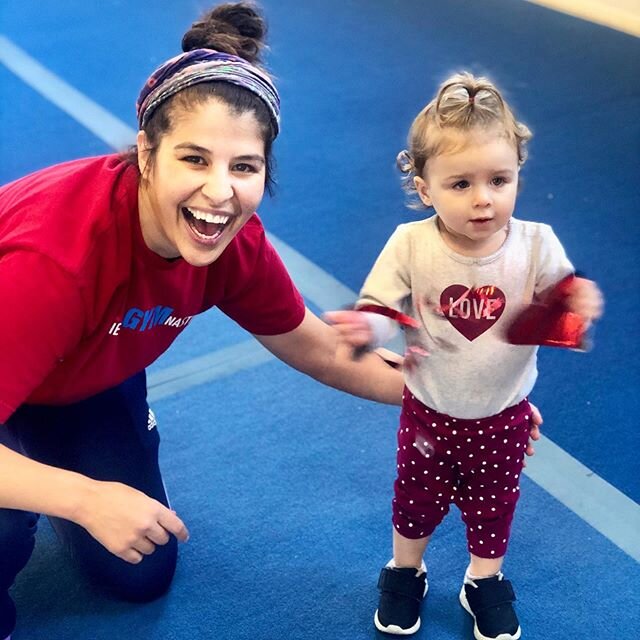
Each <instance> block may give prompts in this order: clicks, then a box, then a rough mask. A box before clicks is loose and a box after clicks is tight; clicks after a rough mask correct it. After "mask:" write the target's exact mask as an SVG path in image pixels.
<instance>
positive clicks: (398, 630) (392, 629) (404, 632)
mask: <svg viewBox="0 0 640 640" xmlns="http://www.w3.org/2000/svg"><path fill="white" fill-rule="evenodd" d="M373 624H375V625H376V629H377V630H378V631H382V632H383V633H392V634H393V635H395V636H410V635H411V634H412V633H415V632H416V631H417V630H418V629H419V628H420V618H418V620H417V622H416V623H415V624H414V625H413V627H409V628H408V629H403V628H402V627H399V626H398V625H397V624H390V625H389V626H388V627H385V626H384V625H383V624H382V623H381V622H380V620H379V619H378V610H377V609H376V613H375V615H374V616H373Z"/></svg>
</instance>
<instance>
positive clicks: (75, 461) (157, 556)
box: [0, 372, 177, 638]
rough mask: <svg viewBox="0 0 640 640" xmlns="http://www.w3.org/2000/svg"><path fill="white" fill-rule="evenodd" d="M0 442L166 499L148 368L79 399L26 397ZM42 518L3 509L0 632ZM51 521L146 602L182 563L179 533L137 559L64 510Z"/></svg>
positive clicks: (10, 615) (120, 591)
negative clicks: (41, 401)
mask: <svg viewBox="0 0 640 640" xmlns="http://www.w3.org/2000/svg"><path fill="white" fill-rule="evenodd" d="M0 443H1V444H3V445H5V446H8V447H10V448H12V449H14V450H16V451H19V452H21V453H23V454H24V455H26V456H28V457H29V458H31V459H33V460H37V461H39V462H43V463H45V464H49V465H52V466H55V467H60V468H63V469H69V470H72V471H76V472H78V473H81V474H83V475H86V476H89V477H91V478H94V479H96V480H108V481H114V482H122V483H124V484H127V485H129V486H131V487H134V488H136V489H139V490H140V491H142V492H143V493H145V494H147V495H148V496H151V497H153V498H155V499H156V500H158V501H159V502H162V503H163V504H165V505H167V506H168V500H167V496H166V493H165V490H164V485H163V483H162V477H161V475H160V470H159V468H158V445H159V436H158V430H157V428H156V425H155V418H154V417H153V414H151V413H150V411H149V407H148V405H147V400H146V377H145V374H144V372H142V373H140V374H138V375H136V376H134V377H133V378H130V379H129V380H127V381H126V382H124V383H122V384H121V385H119V386H118V387H115V388H113V389H110V390H108V391H105V392H103V393H100V394H98V395H96V396H94V397H92V398H89V399H87V400H83V401H81V402H78V403H76V404H72V405H66V406H63V407H51V406H46V407H45V406H36V405H24V406H23V407H21V408H20V409H19V410H18V411H17V412H16V413H15V414H14V415H13V416H11V418H10V419H9V420H8V422H7V424H5V425H0ZM42 490H43V491H46V490H47V489H46V487H42ZM38 518H39V515H38V514H35V513H29V512H26V511H16V510H12V509H0V638H5V637H6V636H7V635H9V634H10V633H11V632H12V631H13V628H14V627H15V623H16V611H15V607H14V604H13V602H12V600H11V598H10V597H9V594H8V590H9V588H10V587H11V585H12V584H13V582H14V580H15V577H16V575H17V574H18V573H19V572H20V571H21V570H22V569H23V568H24V566H25V565H26V564H27V561H28V560H29V557H30V556H31V553H32V551H33V548H34V544H35V533H36V529H37V523H38ZM50 521H51V524H52V525H53V528H54V529H55V531H56V533H57V535H58V537H59V538H60V540H61V541H62V543H63V544H64V545H65V547H66V548H67V549H68V550H69V551H70V552H71V556H72V557H73V560H74V561H75V562H77V564H78V565H79V566H80V568H81V569H82V570H83V572H84V573H86V574H87V575H88V576H89V578H90V579H91V580H92V581H93V582H95V583H96V584H98V585H100V586H102V587H104V588H105V589H106V590H107V591H108V592H110V593H111V594H112V595H115V596H116V597H118V598H122V599H125V600H131V601H138V602H144V601H149V600H153V599H154V598H157V597H159V596H160V595H162V594H163V593H164V592H165V591H166V590H167V589H168V587H169V584H170V583H171V580H172V578H173V574H174V571H175V566H176V557H177V542H176V539H175V537H173V536H171V540H170V541H169V542H168V543H167V544H166V545H162V546H158V547H157V548H156V551H155V552H154V553H153V554H151V555H150V556H145V557H144V559H143V560H142V562H141V563H139V564H137V565H133V564H129V563H127V562H125V561H124V560H121V559H120V558H118V557H116V556H114V555H113V554H111V553H110V552H109V551H107V550H106V549H105V548H104V547H103V546H102V545H101V544H100V543H99V542H97V541H96V540H95V539H94V538H92V537H91V535H89V533H87V531H85V530H84V529H83V528H82V527H80V526H78V525H76V524H74V523H72V522H69V521H67V520H62V519H59V518H50Z"/></svg>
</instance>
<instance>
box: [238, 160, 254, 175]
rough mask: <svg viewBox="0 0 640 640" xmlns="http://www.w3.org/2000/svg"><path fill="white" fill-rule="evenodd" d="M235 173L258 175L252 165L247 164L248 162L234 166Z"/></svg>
mask: <svg viewBox="0 0 640 640" xmlns="http://www.w3.org/2000/svg"><path fill="white" fill-rule="evenodd" d="M233 168H234V171H239V172H240V173H256V171H257V169H256V168H255V167H254V166H253V165H252V164H247V163H246V162H239V163H238V164H236V165H234V167H233Z"/></svg>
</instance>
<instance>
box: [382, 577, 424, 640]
mask: <svg viewBox="0 0 640 640" xmlns="http://www.w3.org/2000/svg"><path fill="white" fill-rule="evenodd" d="M428 588H429V585H428V583H427V572H426V569H425V567H424V565H422V567H421V568H420V569H407V568H402V569H398V568H396V567H393V566H389V565H387V566H386V567H385V568H384V569H383V570H382V571H381V572H380V578H379V579H378V589H380V602H379V604H378V609H377V610H376V614H375V616H374V617H373V622H374V624H375V625H376V629H378V631H383V632H384V633H392V634H394V635H401V636H408V635H411V634H412V633H415V632H416V631H417V630H418V629H419V628H420V607H421V606H422V600H423V598H424V596H425V595H426V594H427V589H428Z"/></svg>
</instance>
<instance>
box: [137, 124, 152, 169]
mask: <svg viewBox="0 0 640 640" xmlns="http://www.w3.org/2000/svg"><path fill="white" fill-rule="evenodd" d="M136 145H137V146H138V169H139V170H140V174H141V175H144V174H145V172H146V171H147V165H148V163H149V157H150V155H151V149H150V148H149V141H148V139H147V134H146V133H145V132H144V131H138V135H137V136H136Z"/></svg>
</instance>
